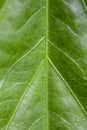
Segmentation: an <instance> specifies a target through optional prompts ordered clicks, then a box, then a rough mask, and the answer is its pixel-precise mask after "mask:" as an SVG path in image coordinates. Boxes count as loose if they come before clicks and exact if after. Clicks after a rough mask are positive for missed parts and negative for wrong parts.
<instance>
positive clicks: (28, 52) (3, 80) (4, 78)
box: [0, 37, 45, 88]
mask: <svg viewBox="0 0 87 130" xmlns="http://www.w3.org/2000/svg"><path fill="white" fill-rule="evenodd" d="M44 38H45V37H42V38H41V39H40V40H39V41H38V42H37V43H36V44H35V45H34V46H33V47H32V48H31V49H30V50H29V51H27V52H26V53H25V54H24V55H23V56H21V57H20V58H19V59H18V60H17V61H15V63H13V65H12V66H11V67H10V68H9V69H8V71H7V72H6V74H5V75H4V77H3V79H2V81H1V83H0V88H1V87H2V85H3V83H4V82H5V80H6V78H7V76H8V74H9V72H10V71H11V70H12V69H13V68H14V66H15V65H16V64H18V63H19V62H20V61H21V60H22V59H24V58H25V57H26V56H27V55H28V54H30V53H31V52H32V51H33V50H34V49H36V48H37V46H38V45H39V44H40V43H41V41H43V40H44Z"/></svg>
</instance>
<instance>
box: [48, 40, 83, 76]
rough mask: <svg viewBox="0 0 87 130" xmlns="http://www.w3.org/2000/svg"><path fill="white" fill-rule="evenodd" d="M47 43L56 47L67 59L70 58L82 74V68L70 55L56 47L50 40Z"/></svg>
mask: <svg viewBox="0 0 87 130" xmlns="http://www.w3.org/2000/svg"><path fill="white" fill-rule="evenodd" d="M49 43H50V44H51V45H52V46H53V47H54V48H55V49H57V50H58V51H59V52H61V53H62V54H63V55H64V56H66V57H67V58H68V59H69V60H71V61H72V62H73V63H74V64H75V65H76V66H77V68H78V69H79V70H80V71H81V73H82V74H84V71H83V70H82V68H81V67H80V66H79V64H78V63H77V62H76V61H75V60H74V59H73V58H72V57H70V56H69V55H68V54H67V53H65V52H64V51H62V50H61V49H60V48H58V47H56V46H55V45H54V44H53V43H52V42H51V41H50V40H49Z"/></svg>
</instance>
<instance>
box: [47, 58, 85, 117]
mask: <svg viewBox="0 0 87 130" xmlns="http://www.w3.org/2000/svg"><path fill="white" fill-rule="evenodd" d="M48 61H49V63H50V65H51V66H52V67H53V69H54V70H55V71H56V73H57V74H58V75H59V76H60V78H61V79H62V80H63V82H64V83H65V85H66V87H67V89H68V90H69V92H70V94H71V95H72V96H73V98H74V99H75V101H76V102H77V104H78V105H79V107H80V108H81V110H82V112H83V113H84V115H85V117H86V118H87V113H86V111H85V109H84V108H83V106H82V104H81V103H80V102H79V100H78V98H77V97H76V96H75V94H74V93H73V91H72V89H71V88H70V86H69V85H68V83H67V82H66V80H65V79H64V77H63V76H62V75H61V74H60V72H59V70H58V69H57V68H56V67H55V65H54V64H53V62H52V61H51V59H50V58H48Z"/></svg>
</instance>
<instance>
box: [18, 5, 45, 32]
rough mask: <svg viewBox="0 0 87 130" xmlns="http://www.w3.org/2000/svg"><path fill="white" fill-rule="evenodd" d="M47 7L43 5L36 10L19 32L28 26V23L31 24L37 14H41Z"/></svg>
mask: <svg viewBox="0 0 87 130" xmlns="http://www.w3.org/2000/svg"><path fill="white" fill-rule="evenodd" d="M44 8H45V6H43V7H42V8H40V9H39V10H38V11H36V12H35V13H34V14H33V15H32V16H31V17H30V18H29V19H28V20H27V22H26V23H25V24H24V25H23V26H22V27H21V28H20V29H18V30H17V33H19V32H20V31H22V30H23V29H24V28H25V27H26V26H27V24H29V22H31V20H32V19H33V18H35V16H37V14H39V13H40V12H41V10H43V9H44Z"/></svg>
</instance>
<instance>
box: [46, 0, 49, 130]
mask: <svg viewBox="0 0 87 130" xmlns="http://www.w3.org/2000/svg"><path fill="white" fill-rule="evenodd" d="M45 42H46V43H45V46H46V57H45V58H46V126H47V127H46V130H48V129H49V125H48V124H49V123H48V0H46V41H45Z"/></svg>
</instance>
